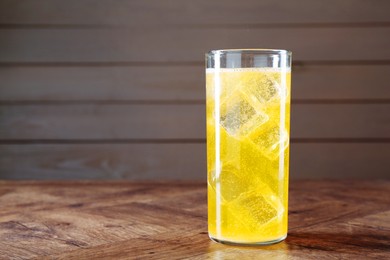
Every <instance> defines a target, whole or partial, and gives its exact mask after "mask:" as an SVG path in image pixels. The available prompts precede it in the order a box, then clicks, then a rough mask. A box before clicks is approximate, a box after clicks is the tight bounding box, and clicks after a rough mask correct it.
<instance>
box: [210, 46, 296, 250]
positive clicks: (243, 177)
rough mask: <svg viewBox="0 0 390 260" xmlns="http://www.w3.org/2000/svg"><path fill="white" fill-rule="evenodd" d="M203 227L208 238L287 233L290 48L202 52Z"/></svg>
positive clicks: (243, 240)
mask: <svg viewBox="0 0 390 260" xmlns="http://www.w3.org/2000/svg"><path fill="white" fill-rule="evenodd" d="M206 67H207V68H206V93H207V94H206V96H207V97H206V99H207V100H206V103H207V105H206V106H207V109H206V110H207V112H206V113H207V168H208V175H207V180H208V228H209V236H210V238H211V239H212V240H214V241H217V242H221V243H228V244H249V245H259V244H271V243H276V242H279V241H282V240H283V239H285V238H286V236H287V206H288V174H289V172H288V169H289V132H290V82H291V52H289V51H286V50H266V49H243V50H214V51H210V52H209V53H207V54H206Z"/></svg>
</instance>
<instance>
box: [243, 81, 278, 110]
mask: <svg viewBox="0 0 390 260" xmlns="http://www.w3.org/2000/svg"><path fill="white" fill-rule="evenodd" d="M241 84H242V86H243V87H242V91H243V92H244V93H245V94H246V95H247V96H248V97H249V98H250V99H251V101H252V102H253V103H260V104H266V103H267V102H269V101H271V100H272V99H274V98H276V97H278V96H279V94H280V84H279V80H278V78H277V77H274V76H271V75H267V74H260V75H258V76H256V77H255V76H253V77H248V78H247V79H246V80H245V82H242V83H241Z"/></svg>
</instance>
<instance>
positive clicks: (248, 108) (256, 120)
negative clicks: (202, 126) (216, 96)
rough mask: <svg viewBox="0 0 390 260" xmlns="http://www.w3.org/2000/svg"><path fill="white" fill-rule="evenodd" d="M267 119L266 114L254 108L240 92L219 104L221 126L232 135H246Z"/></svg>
mask: <svg viewBox="0 0 390 260" xmlns="http://www.w3.org/2000/svg"><path fill="white" fill-rule="evenodd" d="M267 120H268V116H267V114H266V113H264V112H263V111H261V110H256V109H255V108H254V107H253V106H252V105H251V104H250V103H249V102H248V101H247V100H246V98H245V96H244V95H242V94H241V93H240V92H237V93H236V94H235V95H232V96H231V97H230V98H229V99H227V100H226V102H225V103H224V104H222V105H221V121H220V123H221V126H223V127H224V128H225V130H226V131H227V132H228V133H229V134H230V135H232V136H240V135H247V134H248V133H249V132H250V131H251V130H252V129H255V128H256V127H258V126H260V125H262V124H264V123H265V122H267Z"/></svg>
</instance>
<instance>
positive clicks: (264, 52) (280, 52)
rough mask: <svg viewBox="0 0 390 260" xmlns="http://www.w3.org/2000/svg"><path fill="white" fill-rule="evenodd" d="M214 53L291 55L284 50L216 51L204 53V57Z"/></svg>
mask: <svg viewBox="0 0 390 260" xmlns="http://www.w3.org/2000/svg"><path fill="white" fill-rule="evenodd" d="M216 53H254V54H264V55H267V54H287V55H291V54H292V52H291V51H289V50H285V49H218V50H210V51H208V52H206V55H207V56H209V55H214V54H216Z"/></svg>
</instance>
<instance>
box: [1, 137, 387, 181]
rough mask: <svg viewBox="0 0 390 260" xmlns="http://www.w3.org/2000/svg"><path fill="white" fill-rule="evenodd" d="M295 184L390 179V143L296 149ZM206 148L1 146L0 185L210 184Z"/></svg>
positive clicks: (292, 171) (195, 145) (297, 145)
mask: <svg viewBox="0 0 390 260" xmlns="http://www.w3.org/2000/svg"><path fill="white" fill-rule="evenodd" d="M290 154H291V158H290V177H291V179H302V178H310V179H321V178H335V179H337V178H352V179H353V178H356V179H359V178H360V179H367V178H380V179H389V177H390V176H389V170H388V166H389V165H388V162H389V160H390V144H389V143H355V142H352V143H337V142H336V143H329V141H327V143H317V142H314V143H293V144H291V153H290ZM206 172H207V170H206V145H205V144H204V143H184V142H183V141H182V142H180V143H176V144H174V143H154V144H153V143H125V142H123V141H121V143H119V144H118V143H117V144H113V143H107V144H72V143H69V144H66V143H64V144H25V145H20V144H15V145H0V179H62V180H64V179H73V180H74V179H131V180H161V179H170V180H177V179H179V180H205V178H206Z"/></svg>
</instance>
